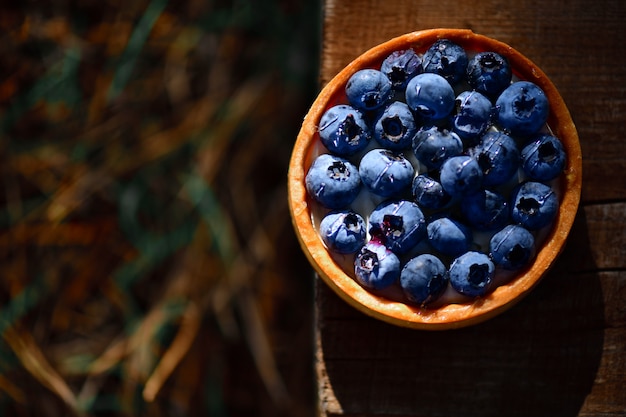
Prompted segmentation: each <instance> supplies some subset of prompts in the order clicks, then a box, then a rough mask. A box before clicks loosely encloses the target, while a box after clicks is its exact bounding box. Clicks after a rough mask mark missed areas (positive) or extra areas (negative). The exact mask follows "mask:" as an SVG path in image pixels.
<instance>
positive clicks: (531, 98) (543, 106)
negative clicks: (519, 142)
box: [496, 81, 549, 136]
mask: <svg viewBox="0 0 626 417" xmlns="http://www.w3.org/2000/svg"><path fill="white" fill-rule="evenodd" d="M548 112H549V103H548V97H547V96H546V94H545V93H544V91H543V90H542V89H541V88H540V87H539V86H538V85H536V84H534V83H532V82H530V81H517V82H514V83H513V84H511V85H510V86H508V87H507V88H506V89H505V90H504V91H503V92H502V93H501V94H500V96H498V99H497V100H496V113H497V119H498V123H499V124H500V126H501V127H502V128H503V129H505V130H507V131H509V132H511V134H512V135H514V136H516V135H519V136H527V135H532V134H534V133H536V132H538V131H539V130H540V129H541V128H542V127H543V125H544V124H545V123H546V121H547V119H548Z"/></svg>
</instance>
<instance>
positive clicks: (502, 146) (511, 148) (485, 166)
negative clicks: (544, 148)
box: [469, 131, 520, 187]
mask: <svg viewBox="0 0 626 417" xmlns="http://www.w3.org/2000/svg"><path fill="white" fill-rule="evenodd" d="M469 154H470V155H471V156H472V157H474V158H475V159H476V160H477V161H478V165H480V168H481V170H482V171H483V186H487V187H490V186H496V185H501V184H504V183H506V182H507V181H509V180H510V179H511V178H512V177H513V175H514V174H515V173H517V170H518V168H519V162H520V153H519V150H518V149H517V144H516V143H515V140H514V139H513V138H512V137H511V136H509V135H507V134H506V133H503V132H496V131H489V132H487V133H485V134H484V135H483V137H482V138H481V139H480V143H479V144H478V145H476V146H475V147H474V148H472V149H470V150H469Z"/></svg>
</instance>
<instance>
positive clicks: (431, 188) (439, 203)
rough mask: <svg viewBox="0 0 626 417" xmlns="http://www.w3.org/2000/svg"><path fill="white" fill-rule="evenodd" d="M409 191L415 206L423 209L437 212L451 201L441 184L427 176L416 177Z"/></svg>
mask: <svg viewBox="0 0 626 417" xmlns="http://www.w3.org/2000/svg"><path fill="white" fill-rule="evenodd" d="M411 191H412V194H413V198H415V201H416V202H417V204H419V205H420V206H421V207H423V208H425V209H430V210H439V209H441V208H443V207H445V206H446V204H448V203H449V202H450V200H451V197H450V194H448V193H447V192H446V191H445V190H444V189H443V186H442V185H441V183H440V182H439V181H437V180H436V179H435V178H433V177H431V176H430V175H428V174H419V175H416V176H415V178H413V184H412V186H411Z"/></svg>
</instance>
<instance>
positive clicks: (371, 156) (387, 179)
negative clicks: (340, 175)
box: [359, 149, 415, 197]
mask: <svg viewBox="0 0 626 417" xmlns="http://www.w3.org/2000/svg"><path fill="white" fill-rule="evenodd" d="M414 174H415V169H414V168H413V165H411V162H409V160H408V159H406V158H405V157H404V156H403V155H402V154H400V153H395V152H392V151H390V150H388V149H372V150H371V151H369V152H367V153H366V154H365V155H363V158H361V162H360V163H359V176H360V177H361V181H362V182H363V184H364V185H365V187H366V188H367V189H368V190H369V191H370V192H371V193H373V194H376V195H378V196H381V197H393V196H399V195H401V194H403V193H405V192H408V190H409V188H410V186H411V182H412V181H413V175H414Z"/></svg>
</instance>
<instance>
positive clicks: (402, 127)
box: [374, 101, 417, 151]
mask: <svg viewBox="0 0 626 417" xmlns="http://www.w3.org/2000/svg"><path fill="white" fill-rule="evenodd" d="M416 132H417V125H416V124H415V118H414V117H413V113H412V112H411V109H409V106H407V105H406V103H403V102H401V101H394V102H393V103H391V104H390V105H389V106H388V107H387V108H385V110H384V111H383V113H382V114H381V115H380V117H379V118H378V120H377V121H376V124H375V125H374V139H376V141H377V142H378V144H379V145H380V146H382V147H384V148H387V149H390V150H393V151H401V150H404V149H407V148H409V147H410V146H411V142H412V140H413V136H415V133H416Z"/></svg>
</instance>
